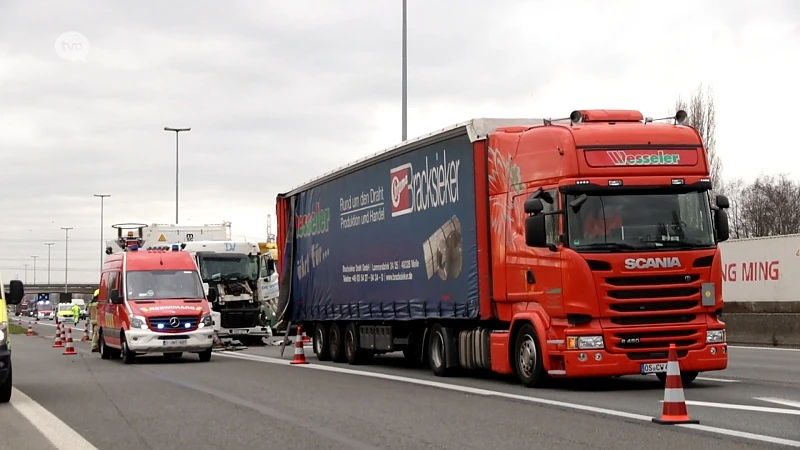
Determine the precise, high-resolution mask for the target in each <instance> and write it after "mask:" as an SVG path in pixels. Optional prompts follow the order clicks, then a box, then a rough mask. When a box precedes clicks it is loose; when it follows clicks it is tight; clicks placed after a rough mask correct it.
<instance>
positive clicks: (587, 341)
mask: <svg viewBox="0 0 800 450" xmlns="http://www.w3.org/2000/svg"><path fill="white" fill-rule="evenodd" d="M600 348H605V345H604V343H603V336H569V337H567V350H584V349H600Z"/></svg>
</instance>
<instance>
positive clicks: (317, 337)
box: [314, 322, 331, 361]
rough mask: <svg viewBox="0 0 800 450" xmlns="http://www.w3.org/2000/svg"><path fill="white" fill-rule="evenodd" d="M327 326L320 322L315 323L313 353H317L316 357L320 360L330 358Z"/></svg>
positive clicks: (328, 359)
mask: <svg viewBox="0 0 800 450" xmlns="http://www.w3.org/2000/svg"><path fill="white" fill-rule="evenodd" d="M327 336H328V327H327V326H326V325H325V324H324V323H322V322H319V323H317V326H316V327H315V328H314V353H316V354H317V359H318V360H320V361H330V360H331V349H330V348H329V347H328V340H327V339H326V337H327Z"/></svg>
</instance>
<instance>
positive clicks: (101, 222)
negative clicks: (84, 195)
mask: <svg viewBox="0 0 800 450" xmlns="http://www.w3.org/2000/svg"><path fill="white" fill-rule="evenodd" d="M94 196H95V197H99V198H100V271H101V272H102V271H103V254H104V252H103V246H104V245H105V242H104V241H103V203H104V200H105V199H106V197H111V194H94Z"/></svg>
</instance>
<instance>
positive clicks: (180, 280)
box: [126, 270, 205, 301]
mask: <svg viewBox="0 0 800 450" xmlns="http://www.w3.org/2000/svg"><path fill="white" fill-rule="evenodd" d="M126 275H127V292H128V300H134V301H136V300H169V299H180V298H192V299H196V298H204V297H205V292H204V291H203V285H202V283H200V277H198V276H197V272H195V271H192V270H132V271H128V272H127V274H126Z"/></svg>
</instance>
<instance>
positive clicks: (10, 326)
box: [8, 323, 28, 334]
mask: <svg viewBox="0 0 800 450" xmlns="http://www.w3.org/2000/svg"><path fill="white" fill-rule="evenodd" d="M8 330H9V331H10V332H11V334H25V333H27V332H28V329H27V328H25V327H21V326H19V325H15V324H13V323H9V324H8Z"/></svg>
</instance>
